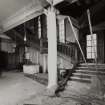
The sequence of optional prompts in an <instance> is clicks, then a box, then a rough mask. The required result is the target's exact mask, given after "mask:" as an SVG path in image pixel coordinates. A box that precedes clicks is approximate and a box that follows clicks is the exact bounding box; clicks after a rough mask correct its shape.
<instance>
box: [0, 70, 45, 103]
mask: <svg viewBox="0 0 105 105" xmlns="http://www.w3.org/2000/svg"><path fill="white" fill-rule="evenodd" d="M44 89H45V87H44V86H43V85H41V84H39V83H37V82H35V81H33V80H31V79H29V78H27V77H25V76H24V74H23V73H12V72H8V73H3V77H2V78H0V105H18V103H20V102H21V101H23V100H25V99H28V98H30V97H31V96H33V95H37V94H38V93H40V92H41V91H43V90H44Z"/></svg>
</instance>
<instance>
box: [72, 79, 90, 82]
mask: <svg viewBox="0 0 105 105" xmlns="http://www.w3.org/2000/svg"><path fill="white" fill-rule="evenodd" d="M71 80H72V81H76V82H82V83H91V80H82V79H71Z"/></svg>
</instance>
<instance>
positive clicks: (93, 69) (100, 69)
mask: <svg viewBox="0 0 105 105" xmlns="http://www.w3.org/2000/svg"><path fill="white" fill-rule="evenodd" d="M76 70H92V71H96V70H99V71H103V72H105V69H102V68H97V69H96V68H86V67H85V68H83V67H82V68H81V67H78V68H76Z"/></svg>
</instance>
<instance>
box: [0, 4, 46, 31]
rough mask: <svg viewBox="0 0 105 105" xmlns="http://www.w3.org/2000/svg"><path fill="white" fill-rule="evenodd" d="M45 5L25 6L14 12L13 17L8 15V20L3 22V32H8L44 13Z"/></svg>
mask: <svg viewBox="0 0 105 105" xmlns="http://www.w3.org/2000/svg"><path fill="white" fill-rule="evenodd" d="M43 11H44V10H43V7H42V6H39V5H38V6H34V5H28V6H26V7H25V9H24V8H23V9H22V10H21V11H18V12H17V13H16V14H14V15H13V16H11V17H8V18H7V19H6V20H4V21H3V22H2V23H1V24H2V27H3V32H6V31H8V30H10V29H12V28H14V27H16V26H18V25H20V24H22V23H24V22H26V21H28V20H31V19H33V18H35V17H37V16H39V15H41V14H42V13H43Z"/></svg>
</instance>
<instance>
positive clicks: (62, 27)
mask: <svg viewBox="0 0 105 105" xmlns="http://www.w3.org/2000/svg"><path fill="white" fill-rule="evenodd" d="M59 41H60V42H63V43H65V24H64V19H63V20H60V21H59Z"/></svg>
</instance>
